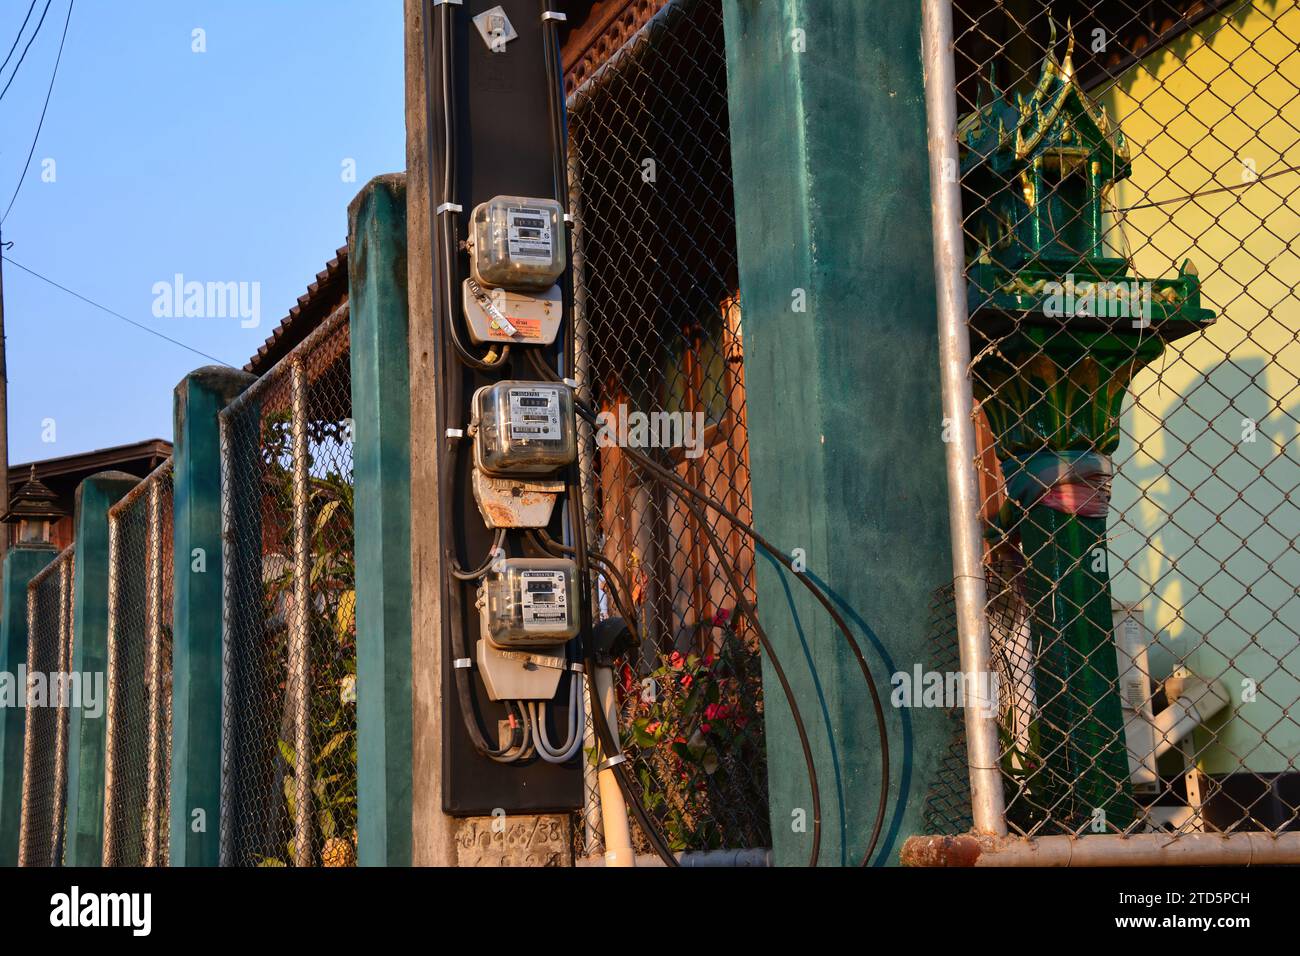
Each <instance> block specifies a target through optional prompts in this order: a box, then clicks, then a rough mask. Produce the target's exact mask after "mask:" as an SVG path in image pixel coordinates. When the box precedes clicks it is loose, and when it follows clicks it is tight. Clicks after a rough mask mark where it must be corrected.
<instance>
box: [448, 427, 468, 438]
mask: <svg viewBox="0 0 1300 956" xmlns="http://www.w3.org/2000/svg"><path fill="white" fill-rule="evenodd" d="M447 437H448V438H464V437H465V429H463V428H448V429H447Z"/></svg>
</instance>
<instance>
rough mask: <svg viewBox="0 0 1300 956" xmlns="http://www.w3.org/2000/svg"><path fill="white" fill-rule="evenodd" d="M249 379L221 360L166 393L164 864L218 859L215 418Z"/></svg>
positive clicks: (217, 445)
mask: <svg viewBox="0 0 1300 956" xmlns="http://www.w3.org/2000/svg"><path fill="white" fill-rule="evenodd" d="M252 381H253V376H251V375H248V374H245V373H243V372H239V371H236V370H235V369H230V368H224V367H222V366H212V365H210V366H206V367H204V368H201V369H198V370H196V371H194V372H191V373H190V374H189V375H187V376H186V377H185V378H184V380H182V381H181V383H180V384H179V385H177V386H176V390H175V393H174V404H173V408H174V427H175V447H174V449H173V466H174V467H173V473H174V476H175V479H174V480H175V490H174V494H173V497H174V502H173V514H174V524H175V534H174V539H173V549H174V553H173V561H174V565H173V576H174V581H175V584H174V607H173V628H174V631H173V645H172V774H171V834H170V846H169V849H168V852H169V855H170V864H171V865H172V866H216V865H217V863H218V862H219V852H220V832H219V827H220V813H221V626H222V617H221V610H222V608H221V592H222V544H221V437H220V430H219V427H218V418H217V416H218V415H219V413H220V412H221V410H222V409H223V408H225V407H226V405H227V404H228V403H229V402H230V400H231V399H233V398H234V397H235V396H236V395H238V394H239V393H240V392H242V391H243V390H244V389H245V388H247V387H248V385H249V384H250V383H251V382H252Z"/></svg>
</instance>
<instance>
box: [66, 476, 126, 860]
mask: <svg viewBox="0 0 1300 956" xmlns="http://www.w3.org/2000/svg"><path fill="white" fill-rule="evenodd" d="M139 482H140V479H139V478H137V477H135V476H134V475H128V474H127V473H126V472H122V471H104V472H100V473H99V474H97V475H91V476H90V477H89V478H87V479H86V480H85V481H83V482H82V483H81V484H80V485H78V486H77V517H76V523H77V533H76V541H77V560H76V562H75V565H74V566H75V574H74V577H73V587H72V595H73V597H72V600H73V609H72V627H73V630H72V667H71V672H72V673H73V674H76V675H79V680H80V682H81V687H82V690H81V697H80V699H79V700H78V699H73V700H71V701H69V702H68V706H69V708H70V709H69V711H68V802H67V810H66V813H67V816H66V820H67V823H66V824H65V827H66V831H67V839H66V842H65V844H64V859H65V862H66V863H67V865H68V866H99V865H100V864H101V863H102V862H103V856H104V731H105V728H106V720H105V706H106V704H107V701H108V696H107V695H108V687H107V679H106V678H107V674H108V568H109V560H108V509H109V508H111V507H112V506H113V505H114V504H116V503H117V501H118V499H120V498H121V497H122V496H123V495H125V494H126V493H127V492H128V491H130V490H131V489H132V488H134V487H135V486H136V485H137V484H139ZM88 690H89V691H91V693H89V694H88V693H87V691H88Z"/></svg>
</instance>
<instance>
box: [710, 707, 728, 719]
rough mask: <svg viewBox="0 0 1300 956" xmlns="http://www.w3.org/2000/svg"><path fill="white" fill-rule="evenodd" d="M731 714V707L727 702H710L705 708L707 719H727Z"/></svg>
mask: <svg viewBox="0 0 1300 956" xmlns="http://www.w3.org/2000/svg"><path fill="white" fill-rule="evenodd" d="M730 716H731V708H730V707H728V706H727V705H726V704H709V705H708V706H707V707H705V708H704V717H705V719H707V720H726V719H727V718H728V717H730Z"/></svg>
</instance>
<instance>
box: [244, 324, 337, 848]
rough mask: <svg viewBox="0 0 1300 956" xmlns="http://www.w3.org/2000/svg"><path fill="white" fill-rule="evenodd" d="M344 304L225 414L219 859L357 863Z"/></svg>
mask: <svg viewBox="0 0 1300 956" xmlns="http://www.w3.org/2000/svg"><path fill="white" fill-rule="evenodd" d="M351 396H352V391H351V375H350V367H349V352H348V322H347V311H346V308H340V309H339V310H338V311H336V312H335V313H334V314H333V315H332V316H331V317H330V318H329V319H328V320H327V321H326V322H324V323H323V324H322V325H321V327H320V328H318V329H317V330H315V331H314V332H313V333H312V334H311V335H310V336H308V338H307V339H305V340H304V341H303V342H302V344H301V345H299V346H298V347H296V348H295V349H294V350H293V352H291V353H290V354H289V355H287V356H286V357H285V358H284V359H283V360H282V361H281V362H280V363H278V364H277V365H276V366H275V367H274V368H273V369H271V370H270V371H269V372H267V373H266V374H265V375H263V376H262V378H261V379H260V380H259V381H258V382H256V383H255V384H254V385H253V386H252V387H251V388H250V389H249V390H248V391H247V392H245V393H244V394H243V395H241V396H240V397H239V398H238V399H237V400H236V401H235V402H233V403H232V404H231V405H230V406H229V407H228V408H227V409H226V410H225V411H223V413H222V415H221V432H222V509H223V521H224V525H225V527H224V540H225V548H226V550H225V555H224V573H225V581H224V593H225V597H224V604H225V612H224V614H225V622H224V627H225V636H224V645H225V646H224V684H225V686H224V693H223V697H222V699H223V709H224V715H223V720H224V734H223V739H222V761H223V774H222V781H223V787H222V807H221V814H222V821H221V845H222V862H223V864H226V865H235V866H285V865H293V866H352V865H354V864H355V861H356V842H357V830H356V812H357V807H356V801H357V756H356V746H357V741H356V615H355V612H356V591H355V584H354V582H355V573H354V564H353V525H352V516H353V508H352V489H353V485H352V433H351V427H352V423H351V414H352V400H351Z"/></svg>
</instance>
